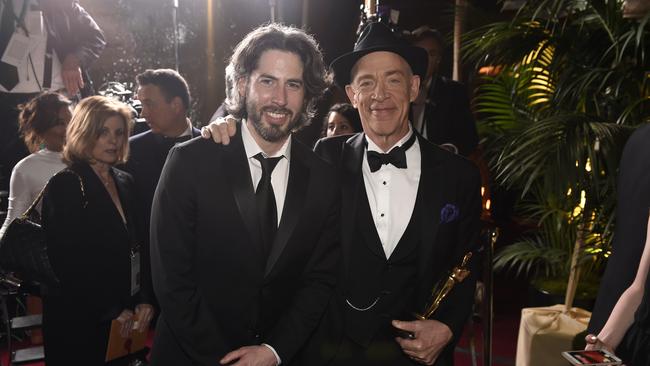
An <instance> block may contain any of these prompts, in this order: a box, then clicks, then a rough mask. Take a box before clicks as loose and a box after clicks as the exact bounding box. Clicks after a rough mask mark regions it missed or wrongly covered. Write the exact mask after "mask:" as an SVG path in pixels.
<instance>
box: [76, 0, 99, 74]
mask: <svg viewBox="0 0 650 366" xmlns="http://www.w3.org/2000/svg"><path fill="white" fill-rule="evenodd" d="M70 27H71V31H72V32H73V33H74V35H75V37H76V38H75V41H76V42H75V44H73V45H71V48H70V51H69V52H68V53H67V54H73V55H74V56H75V57H76V59H77V60H78V61H79V66H82V67H88V66H90V64H91V63H93V61H95V60H97V59H98V58H99V55H100V54H101V53H102V51H103V50H104V48H105V47H106V39H105V38H104V33H103V32H102V30H101V28H99V26H98V25H97V23H96V22H95V20H94V19H93V18H92V17H91V16H90V14H88V12H86V10H85V9H84V8H82V7H81V5H79V3H78V2H77V1H75V2H74V3H73V4H72V11H71V12H70Z"/></svg>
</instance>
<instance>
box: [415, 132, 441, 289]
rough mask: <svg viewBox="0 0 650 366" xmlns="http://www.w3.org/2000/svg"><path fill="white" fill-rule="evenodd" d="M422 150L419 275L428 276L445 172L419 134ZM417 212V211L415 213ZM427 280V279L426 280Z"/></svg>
mask: <svg viewBox="0 0 650 366" xmlns="http://www.w3.org/2000/svg"><path fill="white" fill-rule="evenodd" d="M418 141H419V143H420V152H421V154H422V170H421V171H422V172H421V175H420V185H419V186H420V187H421V188H422V189H420V191H419V193H418V199H421V200H422V201H421V202H420V203H421V205H420V207H419V214H420V215H422V216H421V220H420V227H421V235H422V245H421V253H420V265H419V269H420V271H419V275H420V276H427V271H426V270H425V269H426V268H427V266H428V264H429V261H430V259H431V256H432V253H433V250H434V247H435V245H436V243H435V238H436V234H437V232H438V228H439V223H440V207H442V196H443V192H442V188H443V185H442V177H443V175H444V172H443V171H442V169H441V164H440V158H439V156H437V153H436V150H435V148H432V146H431V143H430V142H428V141H426V140H425V139H424V138H422V137H421V136H419V135H418ZM414 214H415V213H414ZM425 282H426V281H425Z"/></svg>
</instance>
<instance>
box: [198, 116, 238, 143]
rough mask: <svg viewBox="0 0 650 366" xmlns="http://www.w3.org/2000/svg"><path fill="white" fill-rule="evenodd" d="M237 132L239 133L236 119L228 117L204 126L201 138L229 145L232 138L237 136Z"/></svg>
mask: <svg viewBox="0 0 650 366" xmlns="http://www.w3.org/2000/svg"><path fill="white" fill-rule="evenodd" d="M235 132H237V120H236V119H235V117H233V116H230V115H228V116H226V117H223V118H217V119H216V120H214V121H212V122H210V124H209V125H207V126H203V127H202V128H201V137H203V138H204V139H209V138H210V137H212V140H214V142H216V143H217V144H224V145H228V144H229V143H230V138H231V137H232V136H234V135H235Z"/></svg>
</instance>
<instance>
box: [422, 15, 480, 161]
mask: <svg viewBox="0 0 650 366" xmlns="http://www.w3.org/2000/svg"><path fill="white" fill-rule="evenodd" d="M410 40H411V44H412V45H414V46H417V47H421V48H423V49H424V50H425V51H426V52H427V57H428V58H427V60H428V62H427V71H426V75H425V77H424V79H423V80H422V82H421V84H420V91H419V93H418V97H417V98H416V99H415V101H413V104H412V109H411V113H412V117H411V118H412V122H413V126H414V127H415V129H416V130H417V131H418V132H419V133H420V134H421V135H422V136H424V137H426V138H427V139H428V140H429V141H431V142H433V143H434V144H437V145H440V146H442V147H444V148H446V149H448V150H450V151H452V152H455V153H457V154H460V155H462V156H465V157H467V156H469V155H470V154H471V153H472V152H474V150H476V148H477V146H478V134H477V132H476V123H475V121H474V117H473V116H472V111H471V109H470V103H469V98H468V96H467V89H466V88H465V86H463V85H462V84H460V83H459V82H456V81H454V80H451V79H448V78H446V77H444V76H442V75H440V63H441V62H442V56H443V52H444V49H445V44H444V39H443V38H442V35H441V34H440V33H439V32H438V31H437V30H434V29H431V28H429V27H426V26H423V27H420V28H417V29H416V30H414V31H413V32H412V33H411V39H410Z"/></svg>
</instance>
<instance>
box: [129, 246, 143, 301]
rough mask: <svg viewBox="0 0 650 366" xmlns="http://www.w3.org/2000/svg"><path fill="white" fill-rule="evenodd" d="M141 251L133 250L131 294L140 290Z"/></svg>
mask: <svg viewBox="0 0 650 366" xmlns="http://www.w3.org/2000/svg"><path fill="white" fill-rule="evenodd" d="M140 279H141V276H140V251H139V250H138V249H132V250H131V296H133V295H135V294H137V293H138V291H140Z"/></svg>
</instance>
